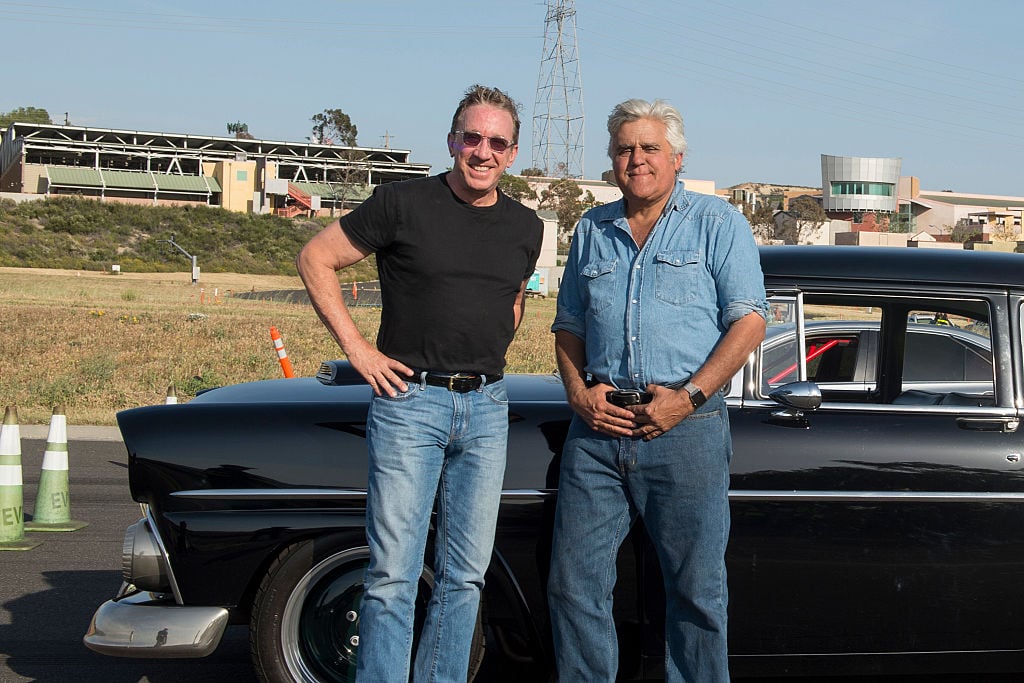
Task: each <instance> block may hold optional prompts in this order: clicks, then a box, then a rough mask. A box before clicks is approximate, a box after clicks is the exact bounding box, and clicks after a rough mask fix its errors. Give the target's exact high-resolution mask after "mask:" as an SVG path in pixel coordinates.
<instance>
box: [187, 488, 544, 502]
mask: <svg viewBox="0 0 1024 683" xmlns="http://www.w3.org/2000/svg"><path fill="white" fill-rule="evenodd" d="M555 493H556V490H555V489H505V490H504V491H502V492H501V496H502V498H548V497H550V496H553V495H555ZM171 496H173V497H175V498H189V499H193V500H274V499H276V498H290V499H293V500H294V499H296V498H298V499H303V498H313V499H316V500H353V501H362V500H364V499H365V498H366V489H323V488H282V489H190V490H187V491H175V492H173V493H171Z"/></svg>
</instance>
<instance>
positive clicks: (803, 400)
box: [768, 382, 821, 416]
mask: <svg viewBox="0 0 1024 683" xmlns="http://www.w3.org/2000/svg"><path fill="white" fill-rule="evenodd" d="M768 398H770V399H771V400H773V401H775V402H776V403H778V404H779V405H781V406H785V407H786V408H789V409H790V410H791V411H792V412H790V411H787V412H790V414H791V415H793V416H798V415H800V414H802V413H803V411H805V410H817V409H818V408H819V407H821V389H820V388H819V387H818V385H817V384H815V383H814V382H790V383H789V384H783V385H782V386H781V387H778V388H776V389H773V390H772V391H771V392H769V393H768Z"/></svg>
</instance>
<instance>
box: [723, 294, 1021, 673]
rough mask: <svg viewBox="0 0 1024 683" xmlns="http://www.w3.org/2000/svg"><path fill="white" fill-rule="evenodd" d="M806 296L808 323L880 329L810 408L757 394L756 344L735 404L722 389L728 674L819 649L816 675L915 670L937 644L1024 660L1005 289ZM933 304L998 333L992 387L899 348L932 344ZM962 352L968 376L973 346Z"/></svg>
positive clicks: (950, 651)
mask: <svg viewBox="0 0 1024 683" xmlns="http://www.w3.org/2000/svg"><path fill="white" fill-rule="evenodd" d="M801 298H802V300H803V303H802V305H801V306H798V309H800V310H798V311H797V315H800V316H804V317H811V316H812V315H814V316H820V315H826V316H827V315H833V316H844V317H847V319H848V316H850V315H860V316H862V318H863V319H864V320H873V321H877V322H875V323H872V324H877V325H878V328H877V329H878V330H879V337H878V348H877V351H876V352H877V357H876V358H874V359H873V360H874V361H875V362H874V363H873V364H872V367H873V368H874V376H873V377H871V378H868V379H867V382H866V383H860V384H859V385H858V386H856V387H852V388H848V389H849V390H844V388H843V387H832V388H831V389H828V390H825V389H823V390H822V403H821V406H820V408H818V409H817V410H814V411H804V412H801V411H798V410H794V409H785V408H784V407H783V406H780V405H779V404H778V403H776V402H775V401H773V400H771V399H770V398H769V397H768V396H767V395H766V394H765V390H764V389H763V386H762V385H763V383H764V377H762V375H761V371H762V366H761V356H760V354H756V355H757V358H755V360H754V361H753V362H752V363H751V364H749V365H748V367H747V368H746V376H745V381H744V387H745V395H744V397H743V398H742V400H740V399H737V398H732V399H730V419H731V424H732V434H733V450H734V455H733V460H732V485H731V491H730V499H731V502H732V535H731V540H730V546H729V552H728V566H729V585H730V653H731V655H732V657H733V661H734V662H735V663H736V667H737V668H736V669H735V670H734V673H741V672H742V671H743V667H744V666H745V664H744V662H746V663H747V664H751V665H753V663H754V662H759V663H758V664H756V666H757V667H758V670H759V671H761V672H764V671H765V670H766V669H765V668H764V667H765V660H768V659H776V660H779V661H780V662H788V663H786V664H781V663H780V664H779V667H780V669H779V670H780V671H792V670H794V669H792V668H791V667H793V666H797V665H796V664H794V662H800V663H801V664H800V666H807V667H810V668H811V669H814V667H815V666H816V665H817V664H816V663H815V659H816V658H815V655H822V656H826V655H827V656H828V657H821V658H820V659H822V660H823V661H827V662H829V663H828V664H823V665H822V666H824V670H835V669H834V667H836V666H840V665H839V663H840V662H845V664H842V665H841V667H840V669H842V668H844V667H847V666H849V667H853V668H851V669H848V670H849V671H851V672H852V671H857V670H861V671H866V672H870V671H875V670H877V669H875V668H872V667H873V666H877V659H878V657H880V656H881V657H886V658H887V659H886V661H889V662H890V663H891V662H892V661H893V660H892V655H893V654H896V653H915V654H913V655H912V656H913V657H914V658H915V660H914V661H916V662H917V664H915V666H918V667H920V666H924V664H922V660H921V659H920V658H921V657H924V658H925V659H926V660H927V659H929V655H930V654H935V655H939V654H941V653H945V654H946V655H947V656H949V657H953V656H961V655H959V654H954V653H970V652H979V651H991V650H1005V651H1007V652H1019V651H1020V648H1022V647H1024V621H1022V620H1020V619H1019V618H1018V612H1019V606H1020V605H1021V604H1024V582H1021V581H1020V576H1021V575H1022V574H1024V524H1022V523H1021V522H1022V519H1024V518H1022V516H1021V509H1022V508H1021V506H1022V504H1024V472H1022V465H1021V462H1020V460H1021V452H1022V450H1024V441H1022V434H1021V431H1020V430H1019V429H1018V425H1019V423H1018V413H1017V409H1016V407H1015V405H1016V403H1015V397H1014V394H1015V391H1014V386H1015V382H1016V381H1019V380H1018V377H1019V370H1017V369H1016V367H1017V365H1018V358H1019V355H1020V354H1019V344H1020V342H1019V340H1015V341H1014V342H1013V343H1012V344H1011V341H1010V339H1011V334H1013V335H1019V324H1018V322H1019V320H1018V318H1017V317H1016V316H1017V314H1016V313H1015V314H1014V318H1013V319H1011V316H1010V306H1009V301H1010V299H1009V298H1008V296H1007V294H1006V293H1005V292H999V291H992V292H979V291H962V292H958V291H948V292H942V293H938V294H937V293H934V292H927V291H916V292H904V291H899V290H898V289H896V288H894V287H893V286H887V287H884V288H882V287H879V288H872V287H869V286H864V287H846V288H832V287H805V288H803V291H802V293H801ZM829 311H831V313H828V312H829ZM823 312H825V313H823ZM851 312H852V313H851ZM927 312H931V313H932V314H933V315H934V316H935V318H936V319H937V318H939V316H938V314H939V313H942V314H949V315H950V318H951V319H952V320H953V321H954V324H959V325H960V326H963V327H967V326H970V327H971V328H972V329H975V330H976V329H986V330H989V331H990V333H989V337H988V344H989V346H990V353H989V356H988V359H987V361H986V362H987V363H988V364H989V365H990V369H989V372H990V377H991V381H990V382H986V381H984V376H983V375H982V377H981V379H982V381H980V382H979V381H973V382H970V383H966V384H964V383H958V382H957V381H955V380H951V379H950V377H949V374H948V373H946V374H945V375H944V374H942V371H943V369H944V368H945V363H946V362H948V359H947V360H942V359H941V358H940V359H931V360H929V358H923V357H919V356H918V355H915V356H913V357H911V358H907V356H906V354H907V353H913V354H923V353H925V352H924V351H922V350H921V349H922V345H921V344H916V343H909V342H908V340H907V327H908V324H909V325H910V326H911V328H913V327H914V323H912V322H910V323H908V320H912V318H911V316H912V315H913V316H923V315H924V313H927ZM815 319H817V320H821V319H822V318H821V317H818V318H815ZM957 329H958V330H959V329H961V328H960V327H959V326H958V327H957ZM794 346H795V348H799V349H800V350H801V351H798V352H797V353H800V352H803V351H805V350H806V347H805V345H804V344H803V343H800V344H796V345H794ZM924 346H927V345H924ZM979 353H980V355H982V356H983V355H984V354H983V353H981V352H979ZM965 358H968V356H965ZM794 361H795V362H798V361H799V358H795V359H794ZM965 362H970V363H973V364H975V366H974V367H973V370H972V372H973V373H974V374H973V375H972V379H973V380H978V379H979V377H978V375H977V367H976V364H977V362H978V358H977V355H974V356H969V359H968V360H965ZM904 367H907V368H913V372H914V378H913V379H914V383H913V385H912V386H911V385H910V384H908V385H907V386H906V387H905V386H904V381H903V369H904ZM929 368H930V369H929ZM922 369H923V370H922ZM922 372H923V373H924V376H922ZM929 372H930V373H933V374H934V377H929V376H928V374H929ZM965 372H966V371H965ZM931 379H934V380H935V381H933V382H929V381H928V380H931ZM919 385H925V386H927V390H923V389H921V388H920V386H919ZM965 388H968V389H971V390H972V391H962V389H965ZM974 390H976V391H974ZM836 655H844V656H845V657H839V658H837V657H835V656H836ZM908 656H911V655H908ZM872 662H874V663H872ZM857 667H861V668H860V669H857ZM911 670H917V671H922V670H924V669H921V668H917V669H911Z"/></svg>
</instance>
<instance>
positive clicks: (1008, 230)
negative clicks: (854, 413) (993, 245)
mask: <svg viewBox="0 0 1024 683" xmlns="http://www.w3.org/2000/svg"><path fill="white" fill-rule="evenodd" d="M992 239H994V240H998V241H1001V242H1014V241H1016V239H1017V230H1016V229H1015V228H1014V227H1013V220H1012V219H1011V220H1009V221H1008V222H1005V223H997V224H996V225H995V227H994V228H992Z"/></svg>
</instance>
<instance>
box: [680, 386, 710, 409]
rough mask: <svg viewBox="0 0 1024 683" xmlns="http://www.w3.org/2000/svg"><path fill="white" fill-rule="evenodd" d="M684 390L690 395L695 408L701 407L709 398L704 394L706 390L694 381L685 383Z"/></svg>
mask: <svg viewBox="0 0 1024 683" xmlns="http://www.w3.org/2000/svg"><path fill="white" fill-rule="evenodd" d="M683 391H685V392H686V393H687V394H689V395H690V403H692V404H693V409H694V410H697V408H700V407H701V406H702V405H704V403H705V402H706V401H707V400H708V397H707V396H705V395H704V391H703V390H702V389H701V388H700V387H698V386H697V385H696V384H694V383H693V382H687V383H686V384H684V385H683Z"/></svg>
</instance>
